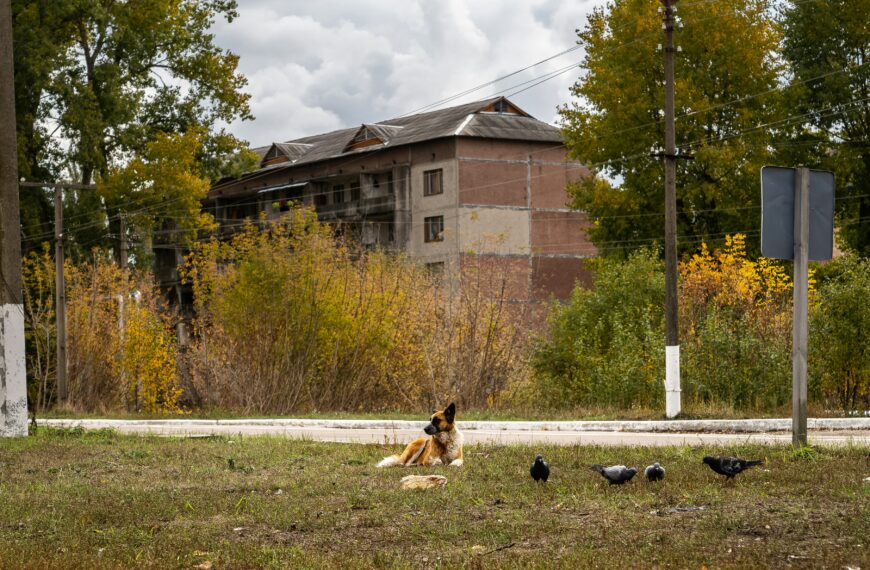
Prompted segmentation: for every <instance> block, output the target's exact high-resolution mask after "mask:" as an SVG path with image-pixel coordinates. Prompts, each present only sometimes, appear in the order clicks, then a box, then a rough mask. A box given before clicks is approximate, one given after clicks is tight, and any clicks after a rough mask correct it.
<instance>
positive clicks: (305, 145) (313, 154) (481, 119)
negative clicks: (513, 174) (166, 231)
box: [218, 97, 562, 185]
mask: <svg viewBox="0 0 870 570" xmlns="http://www.w3.org/2000/svg"><path fill="white" fill-rule="evenodd" d="M500 100H504V101H507V99H505V98H504V97H492V98H490V99H484V100H482V101H475V102H473V103H465V104H463V105H457V106H456V107H448V108H446V109H439V110H437V111H428V112H425V113H418V114H415V115H408V116H404V117H397V118H394V119H388V120H385V121H379V122H377V123H365V124H363V125H361V126H356V127H353V128H349V129H341V130H338V131H332V132H329V133H323V134H319V135H313V136H308V137H302V138H299V139H295V140H291V141H286V142H284V143H273V144H274V145H276V146H279V148H280V149H281V150H282V151H284V152H285V153H286V154H289V155H292V156H290V159H291V162H283V163H278V164H273V165H270V166H267V167H266V168H269V169H281V168H292V167H294V166H298V165H300V164H307V163H312V162H318V161H322V160H329V159H332V158H339V157H343V156H353V155H356V154H362V153H366V152H372V151H376V150H379V149H381V148H384V146H387V145H389V146H390V147H395V146H400V145H406V144H413V143H419V142H423V141H429V140H434V139H440V138H445V137H454V136H461V137H478V138H490V139H510V140H528V141H542V142H553V143H561V142H562V135H561V132H560V130H559V129H558V128H556V127H554V126H552V125H549V124H547V123H544V122H543V121H539V120H538V119H535V118H534V117H532V116H531V115H529V114H528V113H526V112H525V111H523V110H521V109H519V107H517V106H516V105H514V104H513V103H510V102H508V103H509V104H510V106H511V107H512V108H514V109H516V110H517V111H518V113H497V112H491V111H488V110H487V109H490V108H492V105H493V104H494V103H496V102H498V101H500ZM361 129H369V130H370V131H371V132H373V133H375V134H376V135H377V137H378V138H379V139H380V140H381V141H383V144H374V145H370V146H364V147H362V148H356V149H348V147H349V146H350V143H351V141H353V139H354V137H355V136H356V135H357V134H358V133H360V131H361ZM271 146H272V145H269V146H266V147H259V148H255V149H253V150H254V152H256V153H257V154H259V155H260V156H265V155H266V153H267V152H268V151H269V149H270V148H271ZM291 149H292V150H291ZM255 172H256V171H255ZM250 174H254V173H250ZM250 174H249V175H250ZM218 185H220V183H218Z"/></svg>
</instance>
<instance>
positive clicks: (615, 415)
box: [38, 405, 843, 421]
mask: <svg viewBox="0 0 870 570" xmlns="http://www.w3.org/2000/svg"><path fill="white" fill-rule="evenodd" d="M429 411H430V410H385V411H378V412H356V413H353V412H308V413H297V414H291V415H283V416H280V415H259V414H253V415H251V414H245V413H242V412H238V411H233V410H223V409H211V410H193V411H192V412H191V413H188V414H184V415H183V416H172V415H158V414H141V413H131V412H124V411H120V410H119V411H114V412H110V413H105V414H93V413H86V412H80V411H77V410H63V409H53V410H49V411H47V412H44V413H40V414H39V416H38V419H40V418H65V419H66V418H68V419H78V418H95V419H96V418H108V419H140V420H141V419H167V418H173V417H184V418H188V419H209V420H223V419H260V418H282V417H284V418H286V417H292V418H313V419H354V420H357V419H366V420H368V419H371V420H415V421H416V420H420V419H421V418H425V417H427V415H428V413H429ZM460 412H461V415H462V420H464V421H484V420H495V421H523V420H527V421H538V420H539V421H543V420H547V421H560V420H564V421H578V420H664V419H665V414H664V409H656V410H654V409H649V408H629V409H620V408H604V407H589V408H573V409H564V410H548V409H540V408H533V409H532V408H505V409H484V410H460ZM810 416H811V417H819V418H823V417H843V414H842V413H841V412H838V411H834V410H824V409H821V408H814V409H811V410H810ZM788 417H791V408H790V407H788V408H782V409H779V410H735V409H733V408H728V407H725V406H715V405H710V406H705V405H700V406H699V405H695V406H692V405H688V406H687V407H686V408H685V409H684V410H683V413H682V414H680V419H749V418H755V419H757V418H788Z"/></svg>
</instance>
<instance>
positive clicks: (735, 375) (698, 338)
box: [679, 234, 792, 409]
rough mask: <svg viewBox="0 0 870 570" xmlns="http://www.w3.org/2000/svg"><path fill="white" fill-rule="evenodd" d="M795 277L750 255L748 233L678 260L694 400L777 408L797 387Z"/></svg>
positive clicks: (687, 386) (686, 369) (689, 391)
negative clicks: (793, 378) (794, 371)
mask: <svg viewBox="0 0 870 570" xmlns="http://www.w3.org/2000/svg"><path fill="white" fill-rule="evenodd" d="M791 291H792V284H791V278H790V277H789V276H788V274H787V273H786V272H785V269H784V266H783V264H782V263H780V262H778V261H775V260H771V259H766V258H759V259H756V260H753V259H749V258H748V257H747V255H746V246H745V237H744V236H743V235H741V234H737V235H735V236H728V237H727V238H726V241H725V247H724V248H723V249H722V250H720V251H716V252H713V253H711V252H710V251H709V250H708V249H707V246H706V244H702V246H701V250H700V252H699V253H697V254H695V255H693V256H691V257H690V258H688V259H686V260H685V261H684V262H682V263H681V264H680V290H679V296H680V341H681V345H682V363H681V374H682V383H683V386H682V389H683V398H684V400H685V401H686V402H688V403H693V402H703V403H707V404H720V405H723V404H724V405H725V406H727V407H730V408H739V409H774V408H777V407H779V406H782V405H784V404H786V403H787V402H788V400H789V397H790V394H791V381H790V375H791V365H790V362H791V321H792V319H791Z"/></svg>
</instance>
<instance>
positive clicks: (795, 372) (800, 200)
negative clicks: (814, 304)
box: [791, 167, 810, 447]
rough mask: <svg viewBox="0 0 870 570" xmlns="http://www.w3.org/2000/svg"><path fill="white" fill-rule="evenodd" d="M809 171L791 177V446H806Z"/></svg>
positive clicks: (804, 169) (804, 170)
mask: <svg viewBox="0 0 870 570" xmlns="http://www.w3.org/2000/svg"><path fill="white" fill-rule="evenodd" d="M809 243H810V169H809V168H805V167H801V168H796V169H795V177H794V301H793V302H794V307H793V309H794V312H793V315H792V316H793V319H794V329H793V332H792V396H791V400H792V409H791V422H792V426H791V433H792V444H793V445H795V446H801V447H802V446H805V445H806V444H807V333H808V328H809V327H808V323H807V321H808V319H809V316H808V312H807V310H808V301H809Z"/></svg>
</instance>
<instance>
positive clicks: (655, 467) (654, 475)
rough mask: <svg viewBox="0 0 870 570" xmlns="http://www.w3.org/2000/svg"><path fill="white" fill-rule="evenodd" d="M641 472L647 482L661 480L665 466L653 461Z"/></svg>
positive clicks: (663, 476)
mask: <svg viewBox="0 0 870 570" xmlns="http://www.w3.org/2000/svg"><path fill="white" fill-rule="evenodd" d="M643 474H644V476H645V477H646V478H647V481H649V482H653V481H661V480H662V479H664V478H665V468H664V467H662V466H661V465H659V464H658V463H653V464H652V465H648V466H647V468H646V469H644V470H643Z"/></svg>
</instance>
